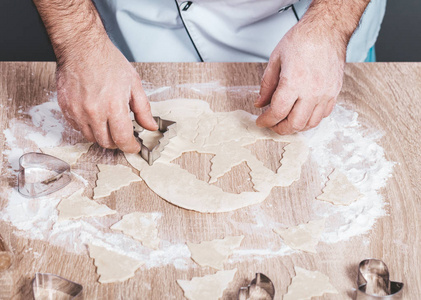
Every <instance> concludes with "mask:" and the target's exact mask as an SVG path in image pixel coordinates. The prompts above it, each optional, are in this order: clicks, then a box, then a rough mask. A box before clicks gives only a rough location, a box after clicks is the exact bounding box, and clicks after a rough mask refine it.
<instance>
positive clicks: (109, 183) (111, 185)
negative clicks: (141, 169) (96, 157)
mask: <svg viewBox="0 0 421 300" xmlns="http://www.w3.org/2000/svg"><path fill="white" fill-rule="evenodd" d="M138 156H139V157H140V155H138ZM97 167H98V169H99V173H98V180H97V181H96V187H95V189H94V199H98V198H102V197H107V196H109V195H111V193H112V192H114V191H117V190H119V189H121V188H122V187H125V186H128V185H130V183H132V182H137V181H142V178H140V177H139V176H137V175H136V174H135V173H133V172H132V169H131V168H129V167H126V166H123V165H103V164H98V165H97Z"/></svg>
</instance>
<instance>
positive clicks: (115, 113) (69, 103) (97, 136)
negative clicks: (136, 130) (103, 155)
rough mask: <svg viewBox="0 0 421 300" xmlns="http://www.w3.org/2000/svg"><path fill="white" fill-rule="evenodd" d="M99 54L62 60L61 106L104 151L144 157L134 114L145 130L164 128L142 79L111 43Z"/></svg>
mask: <svg viewBox="0 0 421 300" xmlns="http://www.w3.org/2000/svg"><path fill="white" fill-rule="evenodd" d="M97 50H98V51H94V52H91V53H86V54H82V53H81V54H79V53H77V52H72V54H71V57H61V59H63V61H64V62H63V63H60V62H59V64H58V68H57V97H58V103H59V105H60V107H61V109H62V111H63V114H64V116H65V118H66V119H67V120H68V121H69V122H70V123H71V125H72V126H73V127H74V128H75V129H77V130H80V131H82V133H83V135H84V136H85V138H86V139H87V140H89V141H91V142H98V144H99V145H101V146H102V147H104V148H119V149H121V150H122V151H124V152H131V153H135V152H139V151H140V145H139V143H138V142H137V141H136V139H135V137H134V136H133V125H132V121H131V118H130V110H131V111H133V113H134V115H135V119H136V121H137V122H138V123H139V124H140V125H141V126H143V127H144V128H146V129H148V130H157V129H158V125H157V124H156V122H155V121H154V119H153V117H152V114H151V108H150V104H149V101H148V99H147V97H146V94H145V92H144V91H143V88H142V83H141V79H140V77H139V74H138V73H137V72H136V70H135V69H134V68H133V66H132V65H131V64H130V63H129V62H128V61H127V60H126V58H125V57H124V56H123V54H122V53H121V52H120V51H119V50H118V49H117V48H116V47H115V46H114V45H113V44H112V42H111V41H110V40H109V39H108V38H107V39H106V40H104V44H103V45H98V48H97Z"/></svg>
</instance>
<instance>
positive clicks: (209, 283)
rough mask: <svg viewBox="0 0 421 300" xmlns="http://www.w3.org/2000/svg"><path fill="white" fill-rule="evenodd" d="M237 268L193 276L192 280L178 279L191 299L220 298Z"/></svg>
mask: <svg viewBox="0 0 421 300" xmlns="http://www.w3.org/2000/svg"><path fill="white" fill-rule="evenodd" d="M236 272H237V269H233V270H228V271H219V272H216V273H215V274H214V275H206V276H203V277H193V279H192V280H177V283H178V285H179V286H180V287H181V288H182V289H183V291H184V297H186V298H187V299H189V300H218V299H219V298H221V297H222V295H223V294H224V290H225V289H226V288H227V287H228V284H229V283H230V282H231V281H232V280H233V279H234V275H235V273H236Z"/></svg>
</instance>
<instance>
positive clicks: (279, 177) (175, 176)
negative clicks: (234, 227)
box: [125, 99, 309, 213]
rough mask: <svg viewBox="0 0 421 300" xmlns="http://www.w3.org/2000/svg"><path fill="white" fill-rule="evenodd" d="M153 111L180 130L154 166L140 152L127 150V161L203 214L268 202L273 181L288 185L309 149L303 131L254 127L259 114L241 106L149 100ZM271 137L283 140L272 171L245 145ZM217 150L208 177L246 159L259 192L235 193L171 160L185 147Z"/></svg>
mask: <svg viewBox="0 0 421 300" xmlns="http://www.w3.org/2000/svg"><path fill="white" fill-rule="evenodd" d="M151 107H152V112H153V115H154V116H160V117H162V118H164V119H167V120H171V121H175V122H177V135H176V136H175V137H173V138H172V139H171V140H170V142H169V144H168V145H167V146H165V148H164V150H163V151H162V153H161V157H160V158H158V159H157V160H156V161H155V162H154V164H153V165H152V166H149V164H148V163H147V162H146V161H144V160H143V159H142V158H141V157H140V155H138V154H128V153H125V156H126V159H127V161H128V162H129V163H130V164H131V165H132V166H133V167H134V168H136V169H138V170H139V171H140V176H141V177H142V178H143V180H145V182H146V184H147V185H148V186H149V188H151V189H152V190H153V191H154V192H155V193H156V194H158V195H159V196H160V197H162V198H163V199H165V200H167V201H168V202H170V203H173V204H175V205H177V206H179V207H182V208H185V209H190V210H195V211H199V212H205V213H215V212H227V211H232V210H236V209H239V208H242V207H246V206H249V205H253V204H258V203H260V202H262V201H264V200H265V199H266V198H267V197H268V196H269V194H270V192H271V190H272V188H273V187H275V186H289V185H291V184H292V183H293V182H294V181H296V180H298V179H299V178H300V175H301V166H302V165H303V163H304V162H305V161H306V160H307V157H308V153H309V149H308V146H307V144H306V141H305V138H304V136H303V135H301V134H296V135H290V136H281V135H278V134H276V133H274V132H273V131H271V130H270V129H267V128H259V127H257V126H256V118H257V116H255V115H252V114H250V113H248V112H245V111H242V110H237V111H232V112H213V111H212V110H211V109H210V108H209V104H208V103H207V102H205V101H201V100H190V99H175V100H166V101H160V102H152V103H151ZM262 139H269V140H274V141H278V142H285V143H288V145H286V146H285V148H284V149H285V152H284V154H283V159H282V165H281V167H280V168H279V169H278V170H277V172H276V173H275V172H273V171H272V170H270V169H268V168H266V167H265V166H264V164H263V162H262V161H260V160H258V159H257V158H256V157H255V156H254V155H253V154H252V153H251V151H250V150H249V149H247V148H245V146H247V145H251V144H253V143H255V142H256V141H257V140H262ZM190 151H196V152H198V153H208V154H214V155H215V156H214V157H213V159H212V169H211V172H210V174H209V175H210V176H211V178H210V182H209V183H212V182H214V181H216V180H217V179H218V178H219V177H221V176H223V175H224V174H225V173H226V172H227V171H229V170H230V169H231V168H232V167H234V166H237V165H239V164H241V163H242V162H246V163H247V165H248V166H249V168H250V170H251V172H250V176H251V180H252V183H253V188H254V189H255V191H256V192H242V193H240V194H233V193H228V192H224V191H223V190H222V189H221V188H220V187H217V186H215V185H212V184H209V183H207V182H204V181H201V180H199V179H197V178H196V176H194V175H193V174H191V173H189V172H188V171H186V170H184V169H182V168H181V167H180V166H179V165H177V164H175V163H171V162H172V161H173V160H174V159H176V158H177V157H179V156H181V155H182V154H183V153H185V152H190Z"/></svg>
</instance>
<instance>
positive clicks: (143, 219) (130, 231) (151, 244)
mask: <svg viewBox="0 0 421 300" xmlns="http://www.w3.org/2000/svg"><path fill="white" fill-rule="evenodd" d="M157 217H158V215H157V214H154V213H141V212H134V213H131V214H128V215H125V216H124V217H123V219H122V220H121V221H119V222H117V223H115V224H114V225H113V226H111V229H113V230H121V231H123V233H124V234H126V235H129V236H131V237H133V238H134V239H136V240H139V241H141V242H142V244H143V245H144V246H146V247H148V248H151V249H158V245H159V241H160V239H159V238H158V229H157V228H156V219H157Z"/></svg>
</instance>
